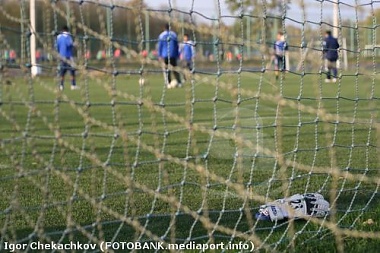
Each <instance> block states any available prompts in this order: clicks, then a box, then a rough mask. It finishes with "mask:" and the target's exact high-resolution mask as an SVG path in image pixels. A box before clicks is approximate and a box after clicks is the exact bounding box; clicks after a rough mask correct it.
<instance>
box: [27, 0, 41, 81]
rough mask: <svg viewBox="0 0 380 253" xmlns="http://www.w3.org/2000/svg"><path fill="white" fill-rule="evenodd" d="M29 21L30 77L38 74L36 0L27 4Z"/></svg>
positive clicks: (31, 0)
mask: <svg viewBox="0 0 380 253" xmlns="http://www.w3.org/2000/svg"><path fill="white" fill-rule="evenodd" d="M29 12H30V13H29V19H30V68H31V69H30V71H31V75H32V77H35V76H37V75H38V74H39V72H40V71H39V67H38V66H37V61H36V0H30V2H29Z"/></svg>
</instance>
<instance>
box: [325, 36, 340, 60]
mask: <svg viewBox="0 0 380 253" xmlns="http://www.w3.org/2000/svg"><path fill="white" fill-rule="evenodd" d="M338 48H339V43H338V40H337V39H336V38H334V37H333V36H328V37H326V38H325V40H324V41H323V53H324V54H325V57H326V59H327V60H329V61H336V60H338V57H339V56H338Z"/></svg>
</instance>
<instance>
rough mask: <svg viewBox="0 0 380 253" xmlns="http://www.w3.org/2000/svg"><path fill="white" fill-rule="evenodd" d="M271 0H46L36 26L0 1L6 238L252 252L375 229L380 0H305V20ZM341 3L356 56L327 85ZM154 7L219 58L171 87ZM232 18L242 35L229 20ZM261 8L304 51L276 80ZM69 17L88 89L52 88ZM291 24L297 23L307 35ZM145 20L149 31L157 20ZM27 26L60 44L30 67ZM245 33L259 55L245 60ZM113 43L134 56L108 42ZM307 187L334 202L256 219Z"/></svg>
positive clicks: (340, 239)
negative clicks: (255, 8) (186, 1)
mask: <svg viewBox="0 0 380 253" xmlns="http://www.w3.org/2000/svg"><path fill="white" fill-rule="evenodd" d="M263 3H265V4H261V5H260V8H261V11H262V13H255V12H249V9H250V6H246V5H245V2H244V1H241V2H240V4H239V7H238V11H237V12H238V13H235V14H228V15H224V14H222V7H221V2H220V1H215V8H216V13H217V16H216V17H210V16H207V15H205V14H204V13H201V12H199V11H198V10H197V9H196V0H192V1H191V5H190V6H191V7H190V9H189V10H184V9H177V8H176V6H175V4H174V2H173V1H168V7H167V8H166V7H165V8H152V7H149V6H147V5H145V4H144V3H143V2H142V1H136V2H134V4H132V5H131V4H128V2H125V1H92V0H81V1H47V0H44V1H37V5H38V6H43V8H44V10H45V11H46V13H45V14H44V17H45V18H51V19H52V20H51V21H50V20H45V22H46V24H44V25H43V27H44V29H42V30H41V28H37V29H36V31H29V29H30V26H29V17H28V12H27V9H28V8H27V4H28V2H27V1H19V2H17V4H16V5H17V6H18V9H19V12H18V13H17V14H14V12H12V13H11V12H10V11H9V9H6V8H5V5H4V6H0V12H1V13H2V14H3V19H2V20H6V21H7V23H6V22H5V21H3V22H4V24H7V25H6V26H4V25H1V24H0V25H1V27H0V52H1V53H2V58H1V71H0V84H1V89H0V118H1V122H2V123H1V125H0V150H1V153H0V156H1V158H0V171H1V172H0V181H1V186H0V194H1V198H2V203H0V217H1V218H0V231H1V232H0V251H2V250H4V247H5V246H4V245H5V242H11V243H19V244H20V243H29V244H30V243H32V242H35V241H37V240H38V241H41V242H46V243H48V242H57V243H66V242H68V241H81V242H84V243H95V244H97V245H100V244H101V242H103V241H110V242H120V241H126V242H136V241H138V242H162V243H163V244H164V245H168V244H170V243H187V244H189V243H191V242H199V243H207V244H212V243H217V242H226V243H230V244H234V243H236V242H245V243H246V242H252V243H253V244H254V245H255V250H260V249H266V250H268V251H271V252H272V251H273V252H276V251H279V252H283V251H291V250H302V249H310V248H308V247H309V245H313V246H314V247H318V243H322V244H321V245H322V246H320V247H323V249H326V247H327V245H328V244H326V243H325V244H323V241H329V240H335V243H334V244H330V245H328V246H330V247H331V249H336V250H337V251H338V252H346V251H347V250H348V247H346V246H345V245H346V243H347V241H349V240H353V241H355V240H358V241H359V240H362V239H369V240H373V241H379V240H380V231H379V226H378V224H379V223H378V222H379V221H378V220H376V218H378V214H379V210H378V209H376V205H377V204H378V198H379V193H378V191H379V185H380V175H379V157H380V155H379V145H380V143H379V141H380V126H379V123H378V112H377V108H378V106H379V102H378V101H379V90H378V88H377V87H376V83H377V79H378V78H377V59H378V58H377V51H376V50H377V49H378V48H377V47H378V46H377V40H376V29H377V21H376V15H375V14H376V7H378V6H377V5H378V3H377V1H368V2H365V3H360V2H359V1H355V2H352V1H348V0H347V1H340V2H338V3H335V2H334V1H300V3H299V6H298V8H299V9H300V10H301V19H300V20H297V19H295V18H294V17H292V16H291V15H290V14H289V13H290V12H289V10H288V5H287V3H286V2H285V1H283V2H282V4H281V8H280V9H281V10H280V11H279V15H273V13H272V12H270V11H269V9H268V8H269V6H267V4H266V2H263ZM310 3H312V4H317V6H319V7H318V11H319V12H318V13H319V14H318V15H319V20H317V21H315V20H311V19H308V13H307V11H308V8H307V7H306V5H307V4H310ZM335 4H338V8H339V24H338V26H339V27H338V28H339V36H338V38H339V42H340V44H341V45H343V39H342V38H344V36H345V34H347V31H349V32H351V30H352V31H353V34H354V35H353V37H352V38H353V42H354V44H353V45H352V46H351V47H350V48H348V47H342V48H341V50H340V52H339V54H340V56H341V57H342V56H343V55H344V54H350V55H351V58H349V68H348V70H343V68H340V69H339V72H340V75H339V78H338V82H337V83H336V84H328V85H334V86H332V87H330V86H326V85H325V84H324V83H323V82H324V73H323V69H324V61H323V56H322V41H323V32H324V31H325V29H333V28H334V26H333V24H332V22H330V21H326V15H327V16H328V15H329V14H328V13H327V14H326V13H325V10H326V8H328V7H332V6H334V5H335ZM90 6H91V7H94V9H91V10H95V11H96V12H95V13H91V15H89V13H88V11H89V10H90ZM292 8H294V6H293V7H292ZM362 8H365V9H366V10H370V12H369V13H370V17H371V24H370V25H363V24H362V20H361V19H360V17H359V16H360V10H361V9H362ZM347 9H348V10H350V11H353V12H354V13H355V16H354V21H353V22H351V23H347V22H346V20H344V19H343V17H342V16H343V15H342V12H343V10H347ZM68 10H69V11H68ZM326 12H327V11H326ZM252 13H253V14H252ZM118 15H119V16H118ZM120 15H122V16H125V17H128V20H129V21H131V20H132V19H131V18H130V17H133V25H132V26H134V27H135V35H136V37H135V38H126V37H124V36H123V34H118V33H117V32H116V31H120V30H118V28H117V27H119V26H120V24H119V23H117V22H120V19H118V17H120ZM184 16H185V17H186V18H188V19H187V21H188V22H185V21H184V20H183V17H184ZM149 19H153V20H155V21H157V22H158V21H160V22H162V23H165V22H168V23H169V26H170V27H171V28H172V29H173V30H176V31H177V32H178V34H180V32H179V31H180V29H184V30H186V31H187V32H188V33H189V34H190V35H191V37H193V41H194V43H195V45H196V49H197V50H198V49H199V48H209V50H210V51H213V52H214V57H215V58H214V59H213V60H212V61H206V62H204V61H202V60H201V57H199V58H198V55H197V58H196V60H195V62H194V70H193V71H189V70H185V69H183V68H181V67H176V68H173V67H169V69H175V70H177V71H178V72H180V73H181V74H182V75H184V76H186V77H187V81H186V82H185V84H184V87H183V88H182V89H175V90H170V89H167V87H166V85H165V82H164V78H163V77H162V72H163V70H162V65H161V63H160V62H158V61H156V60H154V59H150V58H149V57H144V56H143V54H142V52H143V51H144V50H146V49H147V48H148V47H149V46H147V45H148V44H149V45H153V44H155V43H157V39H156V38H154V39H151V38H150V37H151V34H149V32H147V24H148V26H149V25H151V23H149V22H148V23H147V20H149ZM199 19H202V20H204V21H205V22H207V23H208V25H205V26H202V25H199V23H198V22H199V21H198V20H199ZM231 19H232V20H234V22H235V23H238V28H237V30H238V32H237V33H235V34H234V33H233V32H231V31H230V30H228V29H229V28H228V27H227V25H226V24H225V23H224V22H226V21H227V20H231ZM94 20H95V21H94ZM247 20H250V21H247ZM251 20H252V24H253V23H258V24H260V28H259V31H260V32H259V35H258V37H257V38H258V39H257V40H256V37H255V38H254V37H253V36H252V37H250V38H248V39H247V38H246V36H247V32H246V31H245V29H247V26H248V22H251ZM93 22H95V23H96V25H95V27H94V25H92V23H93ZM268 22H273V23H274V22H280V26H279V30H281V31H283V32H284V33H285V34H286V35H287V36H288V37H289V48H290V50H289V51H290V53H291V55H290V56H291V58H292V59H297V62H294V63H293V62H292V63H293V65H297V64H298V65H299V66H300V67H299V68H290V69H289V70H288V71H287V73H285V72H281V73H280V78H279V80H278V81H275V80H274V78H273V74H274V69H273V67H272V66H271V65H268V62H269V58H268V55H269V51H270V48H271V47H272V46H273V43H272V42H270V40H268V36H267V33H269V32H272V31H271V30H273V29H271V28H269V27H268V24H269V23H268ZM66 23H67V24H68V25H69V26H70V27H72V29H71V32H72V34H73V37H74V38H75V42H76V48H77V57H76V58H77V59H76V68H77V74H78V75H77V82H78V84H79V85H80V90H79V91H72V92H70V91H69V90H67V88H66V89H65V91H63V92H60V91H59V90H58V83H59V80H58V78H57V77H56V76H57V74H56V73H57V65H58V64H59V62H58V61H57V60H55V59H57V56H58V55H57V53H56V51H55V49H54V47H53V45H52V44H54V43H52V42H53V41H55V36H56V35H57V34H58V32H59V29H60V26H61V25H63V24H66ZM9 24H10V25H9ZM128 25H130V24H128ZM291 25H294V26H299V27H300V37H296V36H295V34H292V33H291V30H290V28H289V27H290V26H291ZM51 27H53V31H49V30H50V29H51ZM313 27H314V28H313ZM45 29H46V30H45ZM148 29H149V30H150V32H151V33H154V31H152V29H153V25H151V27H149V28H148ZM312 29H314V30H312ZM124 31H125V29H124ZM310 31H312V32H310ZM315 31H319V32H318V34H317V35H316V36H315V34H314V37H313V39H310V36H311V34H312V33H313V32H315ZM156 32H157V31H156ZM363 33H368V34H370V36H369V37H370V46H371V47H370V49H368V48H366V47H365V48H363V45H364V44H363V40H364V39H363V38H362V37H360V35H361V34H363ZM31 34H34V35H35V36H36V39H37V43H38V45H39V46H40V47H41V48H42V49H43V51H44V52H46V53H47V54H48V55H51V59H50V60H49V61H46V62H42V63H39V64H38V67H39V68H41V69H42V75H39V76H37V77H32V76H31V74H30V68H31V67H32V66H31V65H30V37H31ZM255 36H256V35H255ZM292 36H294V38H292ZM15 37H16V38H17V39H18V41H19V57H18V59H17V61H15V62H12V61H9V60H10V59H9V58H6V57H5V52H6V51H7V52H9V51H10V50H11V49H13V48H14V43H15V42H14V41H15V40H14V38H15ZM247 40H248V41H247ZM313 40H315V41H313ZM94 45H96V46H94ZM248 46H249V48H250V50H253V51H255V52H256V53H257V54H258V56H257V57H256V58H254V57H253V58H252V59H248V58H245V55H246V53H247V50H248V49H247V48H248ZM95 47H96V48H99V49H101V50H104V51H105V52H106V58H105V59H104V60H100V61H95V60H93V59H88V58H87V57H86V54H87V52H88V51H89V50H91V49H93V48H95ZM230 47H237V49H238V53H239V55H240V56H241V57H240V58H238V59H237V60H236V61H235V60H234V61H232V62H231V63H230V62H227V61H225V59H224V53H225V50H226V48H230ZM117 49H120V50H121V52H122V54H123V57H124V56H125V58H126V59H127V61H122V60H121V59H120V58H119V57H116V56H115V55H114V54H113V52H114V51H115V50H117ZM247 54H248V53H247ZM363 54H366V55H367V56H368V55H369V57H364V56H363ZM341 59H342V58H341ZM140 78H144V80H145V84H144V85H139V83H138V82H139V81H138V80H139V79H140ZM67 83H68V80H66V86H67V87H69V86H68V85H67ZM347 86H349V87H350V88H347ZM363 86H364V87H363ZM179 98H181V99H179ZM308 192H319V193H321V194H323V195H324V196H325V198H326V199H328V200H329V201H330V204H331V213H330V215H329V216H326V217H324V218H321V219H317V218H312V217H310V218H305V220H304V221H299V220H292V219H290V220H288V221H284V222H273V223H272V222H263V221H258V220H256V219H255V218H254V214H255V213H256V212H257V211H258V208H259V206H260V205H261V204H264V203H266V202H269V201H271V200H274V199H278V198H283V197H287V196H290V195H292V194H296V193H301V194H302V193H308ZM374 220H375V221H374ZM31 251H32V250H31V249H27V250H19V252H31ZM52 251H54V250H52ZM99 251H100V248H99V247H97V248H96V249H88V250H86V252H99ZM155 251H156V252H158V251H160V250H159V249H157V250H155ZM173 251H175V250H173ZM222 251H223V252H228V250H222ZM56 252H65V251H64V250H56ZM110 252H113V250H112V249H111V250H110Z"/></svg>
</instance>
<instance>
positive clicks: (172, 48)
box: [158, 30, 179, 58]
mask: <svg viewBox="0 0 380 253" xmlns="http://www.w3.org/2000/svg"><path fill="white" fill-rule="evenodd" d="M178 56H179V48H178V38H177V34H176V33H175V32H172V31H168V30H166V31H163V32H162V33H161V34H160V36H159V37H158V57H160V58H168V57H169V58H178Z"/></svg>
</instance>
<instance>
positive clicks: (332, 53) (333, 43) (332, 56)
mask: <svg viewBox="0 0 380 253" xmlns="http://www.w3.org/2000/svg"><path fill="white" fill-rule="evenodd" d="M338 49H339V43H338V40H337V39H336V38H334V37H333V36H332V35H331V31H326V33H325V40H324V41H323V54H324V56H325V58H326V60H327V73H326V74H327V78H326V80H325V81H326V82H330V81H333V82H334V83H335V82H336V78H337V76H338V69H337V66H336V62H337V61H338V58H339V55H338ZM331 73H332V77H333V79H331Z"/></svg>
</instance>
